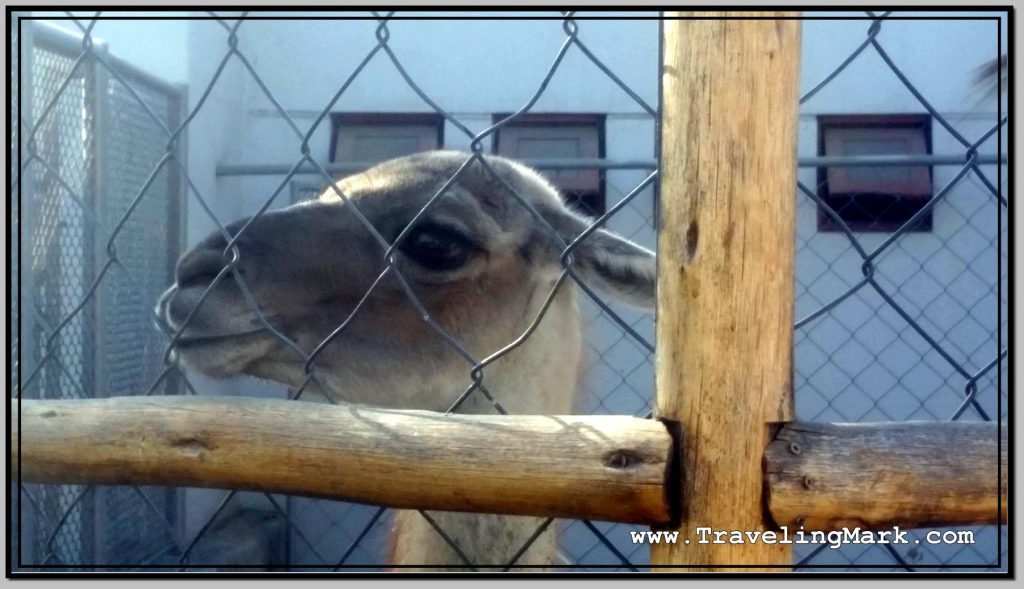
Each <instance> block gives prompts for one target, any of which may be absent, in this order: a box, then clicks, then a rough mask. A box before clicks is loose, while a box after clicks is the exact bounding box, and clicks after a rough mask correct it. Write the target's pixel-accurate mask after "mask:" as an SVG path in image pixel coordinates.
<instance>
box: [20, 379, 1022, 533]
mask: <svg viewBox="0 0 1024 589" xmlns="http://www.w3.org/2000/svg"><path fill="white" fill-rule="evenodd" d="M11 410H12V417H13V423H14V425H15V427H14V428H13V432H12V440H11V442H12V443H11V464H12V466H13V467H14V471H13V472H14V476H17V472H18V471H17V469H18V467H19V465H20V468H21V477H22V479H23V480H24V481H25V482H34V483H66V484H70V483H79V484H136V485H172V486H195V487H214V488H223V489H252V490H265V491H271V492H279V493H291V494H296V495H307V496H316V497H327V498H332V499H342V500H347V501H357V502H362V503H371V504H376V505H388V506H392V507H406V508H408V507H418V508H424V509H439V510H451V511H478V512H489V513H506V514H516V515H536V516H554V517H568V518H587V519H597V520H607V521H620V522H629V523H634V524H649V525H655V526H660V525H664V524H666V523H668V522H670V520H671V519H672V516H673V515H677V514H671V513H670V512H669V505H670V502H669V501H668V499H667V496H668V494H669V493H672V492H678V491H677V490H672V489H673V485H671V484H667V481H668V482H671V481H672V480H674V478H673V477H678V475H675V474H672V475H670V474H669V472H670V471H671V470H673V469H674V468H676V466H675V465H674V464H673V460H674V458H673V456H674V453H675V450H674V447H673V437H674V435H672V434H670V433H669V431H668V428H666V426H665V425H664V424H662V423H660V422H658V421H653V420H648V419H637V418H634V417H625V416H608V415H599V416H560V417H550V416H529V415H510V416H480V415H449V416H445V415H442V414H438V413H431V412H427V411H399V410H387V409H377V408H368V407H361V406H331V405H322V404H317V403H299V402H293V401H277V400H265V399H253V398H244V397H202V398H199V397H121V398H112V399H101V400H53V401H51V400H23V401H21V415H20V423H21V430H20V431H21V435H20V438H19V436H18V427H17V426H18V419H19V417H18V413H17V412H18V402H17V401H12V405H11ZM997 428H998V425H997V424H995V423H967V422H954V423H932V422H928V423H922V422H912V423H866V424H828V423H789V424H785V425H783V426H781V429H780V430H779V431H778V433H777V434H776V435H775V437H774V439H773V441H772V442H771V443H770V444H769V445H768V447H767V448H766V451H765V456H764V468H765V478H766V485H765V487H766V492H767V495H768V496H767V505H768V509H769V512H770V517H771V519H772V520H774V522H775V523H776V524H778V525H786V526H789V527H790V528H795V527H799V526H801V525H802V526H803V527H804V529H806V530H827V529H837V528H840V527H844V526H845V527H854V526H860V527H861V528H864V529H880V528H885V527H889V526H892V525H897V524H898V525H900V526H902V527H912V526H924V525H959V524H964V525H966V524H992V523H996V522H1000V521H1002V522H1005V521H1006V512H1007V469H1008V465H1007V428H1006V424H1003V428H1002V436H1001V437H1000V435H999V433H998V429H997ZM675 436H678V433H677V434H675ZM19 449H20V461H19ZM1000 459H1001V462H1000ZM1000 463H1001V465H1002V473H1001V474H1002V476H1001V478H999V477H998V476H997V464H1000ZM717 468H728V465H726V464H720V465H718V466H717ZM999 502H1001V503H1002V505H1001V508H1000V506H999V505H998V503H999ZM695 524H697V525H702V524H700V522H695Z"/></svg>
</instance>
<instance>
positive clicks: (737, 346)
mask: <svg viewBox="0 0 1024 589" xmlns="http://www.w3.org/2000/svg"><path fill="white" fill-rule="evenodd" d="M729 16H736V13H681V14H676V15H672V17H670V18H672V20H669V21H667V22H666V23H665V29H664V31H665V38H664V43H665V45H664V48H665V53H664V59H665V61H664V69H663V72H662V75H663V79H662V81H663V86H662V91H663V93H664V94H663V99H662V104H663V105H664V114H663V119H662V151H661V153H662V166H661V171H662V177H661V178H662V186H661V195H662V203H661V205H662V208H661V213H662V215H663V216H662V224H661V229H660V233H659V236H658V252H659V254H658V330H657V350H656V360H657V362H656V368H655V373H656V383H657V413H658V415H659V416H661V417H663V418H668V419H673V420H678V421H679V422H680V423H681V425H682V432H683V433H682V436H683V440H682V448H683V450H682V464H681V469H680V476H681V482H680V484H681V486H682V497H685V500H684V501H683V504H682V506H681V510H682V511H681V513H682V525H681V527H680V528H679V530H680V536H679V539H678V542H677V543H675V544H672V545H666V544H656V545H654V546H652V551H651V564H652V565H653V566H659V565H660V566H672V565H680V566H685V567H686V568H699V569H702V570H730V568H729V566H728V565H740V566H747V567H750V566H763V565H788V564H789V563H790V562H792V554H791V550H790V548H789V547H788V546H787V545H782V544H767V543H764V542H756V543H753V542H746V543H743V544H730V543H724V544H712V543H710V542H707V543H701V542H699V540H701V536H700V535H699V529H700V528H702V527H711V528H714V529H715V530H728V531H732V530H738V531H766V530H769V529H771V527H772V525H771V523H770V522H769V521H767V520H768V517H767V514H766V512H765V509H764V495H763V493H764V490H763V473H762V466H761V459H762V456H763V451H764V448H765V445H766V444H767V442H768V440H769V436H770V434H771V429H772V426H773V424H774V423H776V422H779V421H786V420H790V419H792V415H793V413H792V391H791V389H792V381H791V373H792V348H793V340H792V338H793V332H792V325H793V275H794V223H795V205H796V199H795V198H794V194H795V190H796V183H795V181H796V130H797V88H798V86H799V80H798V75H799V56H800V23H799V21H798V20H775V19H771V18H770V17H772V16H777V17H783V18H785V17H788V18H793V17H795V16H797V13H792V12H790V13H785V12H780V13H765V14H762V15H759V16H762V17H764V16H767V17H769V19H768V20H754V19H751V18H750V17H751V16H753V15H752V14H751V13H743V14H742V18H743V19H742V20H733V19H728V17H729ZM695 17H696V18H695ZM708 17H715V18H716V20H707V18H708ZM723 17H725V18H726V20H722V18H723ZM709 539H713V538H709ZM657 570H666V569H664V568H658V569H657ZM740 570H749V569H746V568H744V569H740Z"/></svg>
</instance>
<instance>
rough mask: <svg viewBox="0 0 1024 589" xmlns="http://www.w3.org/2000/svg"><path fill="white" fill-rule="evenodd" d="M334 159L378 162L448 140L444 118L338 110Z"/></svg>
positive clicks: (333, 145) (412, 114) (335, 124)
mask: <svg viewBox="0 0 1024 589" xmlns="http://www.w3.org/2000/svg"><path fill="white" fill-rule="evenodd" d="M331 122H332V127H331V129H332V137H331V161H332V162H367V163H377V162H382V161H384V160H389V159H391V158H395V157H400V156H403V155H409V154H411V153H416V152H418V151H428V150H431V149H438V148H439V147H441V145H442V144H443V143H444V118H443V117H442V116H441V115H439V114H435V113H426V114H420V113H334V114H332V115H331Z"/></svg>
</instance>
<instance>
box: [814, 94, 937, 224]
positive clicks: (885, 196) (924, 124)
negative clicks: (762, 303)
mask: <svg viewBox="0 0 1024 589" xmlns="http://www.w3.org/2000/svg"><path fill="white" fill-rule="evenodd" d="M817 123H818V131H817V133H818V155H819V156H833V155H842V154H833V153H828V151H827V150H826V138H827V137H826V134H827V132H828V131H829V130H831V129H843V128H846V129H879V130H883V129H894V128H898V129H920V130H921V131H922V132H923V136H924V148H925V154H927V155H931V154H932V117H931V116H930V115H928V114H871V115H818V117H817ZM921 167H927V175H928V185H929V186H928V188H929V190H928V192H927V195H922V194H907V193H900V192H897V191H892V192H886V193H855V192H851V193H832V192H831V191H830V190H829V183H828V172H829V167H828V166H819V167H818V169H817V193H818V196H819V198H821V200H822V201H823V202H825V203H827V204H828V205H829V206H831V207H833V208H834V209H835V210H836V212H837V213H838V214H839V216H840V217H841V218H842V219H843V221H844V222H845V223H846V224H847V226H848V227H849V228H850V230H851V231H858V232H863V233H892V232H895V231H896V230H898V229H899V228H900V227H902V226H903V225H904V224H905V223H906V221H907V220H909V218H910V217H912V216H913V214H915V213H916V212H917V211H919V210H921V208H922V207H924V206H925V205H926V204H927V203H928V202H929V201H930V200H931V199H932V198H933V197H934V177H933V169H932V166H931V165H927V166H921ZM893 196H898V197H899V199H900V201H902V202H900V203H895V204H893V205H889V206H887V207H884V208H883V209H882V212H885V211H886V210H888V209H890V208H892V206H896V204H899V206H901V207H902V208H904V209H906V210H905V213H906V215H905V218H903V216H900V217H898V218H895V219H879V218H877V217H876V218H874V219H872V220H854V219H848V218H846V217H845V216H844V215H843V209H844V208H846V207H849V206H856V207H859V208H861V209H862V210H863V209H873V208H876V207H883V206H884V202H886V200H889V201H891V200H892V198H893ZM844 200H845V201H846V203H845V204H842V203H843V201H844ZM858 201H860V202H858ZM907 203H909V204H910V206H907ZM837 205H838V206H837ZM817 209H818V214H817V219H818V222H817V225H818V230H819V231H823V232H838V231H842V229H841V227H840V225H839V224H838V223H836V222H835V221H834V220H833V219H832V217H831V216H829V215H828V213H827V212H826V211H825V209H824V207H822V206H821V205H819V206H818V207H817ZM932 213H933V211H932V210H930V209H929V210H928V211H927V212H926V213H925V214H924V215H922V216H921V218H920V219H919V220H918V221H917V222H916V223H914V225H913V226H911V227H908V228H907V231H910V232H919V233H920V232H929V231H931V230H932Z"/></svg>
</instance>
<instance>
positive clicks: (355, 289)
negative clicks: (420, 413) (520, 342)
mask: <svg viewBox="0 0 1024 589" xmlns="http://www.w3.org/2000/svg"><path fill="white" fill-rule="evenodd" d="M468 159H469V156H468V154H464V153H458V152H445V151H441V152H427V153H424V154H418V155H413V156H409V157H404V158H399V159H395V160H391V161H388V162H384V163H382V164H380V165H378V166H376V167H373V168H371V169H369V170H367V171H365V172H363V173H360V174H356V175H353V176H349V177H347V178H344V179H342V180H340V181H339V182H338V187H339V188H340V189H341V191H342V192H343V193H344V194H345V195H347V196H348V197H349V198H350V199H351V204H349V203H347V202H346V201H345V200H344V199H342V198H340V197H339V196H338V194H337V193H336V192H335V191H334V189H333V188H331V187H329V188H328V189H327V190H326V191H325V192H324V193H323V194H322V195H321V196H320V197H319V198H318V199H316V200H313V201H309V202H304V203H299V204H296V205H293V206H290V207H288V208H286V209H283V210H280V211H274V212H268V213H265V214H263V215H261V216H259V217H257V218H255V219H242V220H239V221H237V222H235V223H232V224H231V225H228V226H227V227H226V230H227V233H228V234H229V235H231V236H235V235H239V232H240V231H241V230H242V228H243V227H244V231H241V233H240V235H239V237H238V239H237V241H236V246H237V248H236V249H235V250H234V251H232V252H226V251H225V248H226V246H227V241H226V240H225V237H224V235H223V233H221V232H215V233H213V234H212V235H210V236H208V237H207V238H205V239H203V240H202V241H201V242H200V243H198V244H197V245H196V246H195V247H193V248H192V249H191V250H189V251H188V252H186V253H185V254H184V255H183V256H182V257H181V259H180V260H179V262H178V266H177V270H176V283H175V284H174V285H173V286H171V287H170V288H169V289H168V290H167V291H166V292H165V293H164V295H163V296H162V297H161V299H160V302H159V304H158V307H157V313H158V314H159V315H160V317H161V318H162V320H163V321H164V322H165V323H166V324H167V325H168V326H169V327H170V328H171V329H173V330H174V331H176V332H177V331H180V332H181V333H180V337H179V339H178V340H177V344H176V350H177V352H178V354H180V356H181V357H182V359H183V360H184V362H185V363H186V365H188V366H190V367H191V368H193V369H195V370H198V371H200V372H203V373H206V374H209V375H212V376H232V375H236V374H248V375H251V376H255V377H260V378H268V379H271V380H275V381H278V382H282V383H284V384H287V385H290V386H299V385H300V384H302V383H303V382H305V381H306V377H307V373H306V372H305V361H304V359H303V357H302V355H301V354H300V353H298V352H297V350H295V349H294V348H292V347H291V346H290V345H288V344H287V343H286V342H285V341H283V340H282V338H280V337H278V335H277V334H276V333H275V332H277V333H279V334H282V335H284V336H286V337H287V338H288V339H290V340H291V341H292V342H294V343H295V344H296V345H297V346H298V348H300V349H301V350H304V351H305V352H306V353H309V352H312V351H313V350H315V349H317V347H318V346H319V345H320V344H321V343H322V342H324V340H325V339H326V338H328V336H330V335H331V334H332V332H334V331H335V330H336V329H337V328H338V327H339V326H340V325H342V323H343V322H345V321H346V319H348V318H349V317H350V316H351V320H349V321H348V322H347V323H346V325H345V327H344V329H343V330H342V332H341V333H339V334H337V337H335V338H333V339H332V340H331V341H330V342H329V343H327V344H326V345H324V346H323V348H322V350H320V351H319V352H318V353H317V357H316V360H315V366H316V372H317V374H318V375H319V376H322V377H323V378H324V379H325V380H326V381H327V382H329V383H331V386H330V387H329V388H330V389H331V391H329V392H330V393H332V394H333V395H334V396H336V397H339V400H344V401H353V402H362V403H372V404H378V405H387V406H402V407H419V408H431V409H438V408H440V407H443V405H444V403H443V402H442V401H441V400H440V399H434V398H433V397H434V396H436V395H438V394H441V391H442V390H444V391H445V395H446V398H448V399H450V398H451V395H452V393H453V391H452V384H451V382H452V380H453V379H455V380H458V379H461V380H462V381H468V379H467V377H466V375H467V374H468V368H469V365H468V364H467V360H466V359H465V357H464V356H463V355H462V354H461V353H460V352H459V351H457V349H456V348H455V347H453V346H451V345H450V343H449V342H447V341H446V340H445V338H444V337H443V336H441V335H440V334H439V333H438V331H437V330H436V329H434V328H433V327H432V326H431V325H429V324H428V322H427V321H425V320H424V317H423V316H424V313H423V312H424V311H425V312H426V314H428V315H429V317H430V318H431V320H432V321H433V322H434V323H435V325H436V326H437V327H440V328H441V329H442V330H443V331H444V332H446V333H447V334H449V335H450V336H451V337H452V338H453V339H454V340H455V341H457V342H459V344H460V346H462V347H463V350H465V351H466V352H468V353H469V354H472V355H473V357H476V358H483V357H485V356H487V355H489V354H491V353H493V352H495V351H497V350H499V349H501V348H503V347H504V346H506V345H508V344H509V343H511V342H512V341H513V340H515V339H516V338H517V337H519V336H520V335H521V334H522V333H523V331H524V330H525V329H527V328H528V327H529V326H530V324H531V323H532V322H533V321H534V319H535V317H536V316H537V314H538V312H539V311H540V310H541V307H542V305H543V303H544V302H545V299H546V298H547V296H548V293H549V292H550V291H551V289H552V287H553V286H554V285H555V283H556V281H557V280H558V277H559V275H560V273H561V272H562V268H563V266H562V261H561V256H562V251H563V247H564V246H563V244H564V243H569V242H572V241H573V240H574V239H576V238H577V237H578V236H579V235H580V234H581V233H583V232H584V231H585V230H586V229H587V228H588V227H589V226H590V224H591V221H590V220H588V219H586V218H584V217H581V216H579V215H577V214H576V213H574V212H572V211H571V210H569V209H568V208H567V207H566V206H565V204H564V203H563V201H562V199H561V197H560V196H559V194H558V192H557V191H556V190H555V189H554V188H552V187H551V186H550V185H549V184H548V183H547V182H546V181H545V180H544V179H543V178H542V177H541V176H540V175H538V174H537V173H536V172H534V171H532V170H531V169H529V168H527V167H524V166H522V165H520V164H517V163H515V162H512V161H510V160H507V159H503V158H500V157H494V156H488V157H487V158H486V161H487V163H488V166H484V165H482V164H481V163H480V162H479V161H474V162H473V163H471V164H469V165H468V166H466V167H465V169H462V171H461V173H459V175H458V177H457V178H456V180H455V181H454V182H449V181H450V179H451V178H452V177H453V176H455V175H456V172H458V171H459V170H460V168H462V167H463V165H464V164H465V163H466V162H467V160H468ZM488 167H489V168H490V170H488V169H487V168H488ZM491 170H493V172H492V171H491ZM445 184H449V185H448V186H447V188H446V189H445V190H444V191H443V192H442V193H441V196H440V197H438V198H437V199H436V201H434V202H433V203H432V204H431V205H430V206H429V207H427V208H426V210H425V212H423V213H422V214H421V211H423V210H424V206H425V205H426V204H427V203H428V201H430V200H431V199H432V197H434V195H435V194H437V193H438V192H439V191H440V189H441V188H442V187H444V186H445ZM511 191H515V193H516V194H518V195H519V196H520V197H521V198H522V199H523V200H524V201H526V202H528V203H530V204H531V205H532V207H533V208H534V209H535V211H536V212H537V213H539V215H540V217H542V219H543V220H541V219H538V218H537V216H536V215H535V214H534V213H533V212H531V211H530V210H529V209H528V208H527V207H525V206H523V204H522V202H520V201H519V200H518V199H517V198H516V197H515V196H513V193H512V192H511ZM352 204H354V205H355V207H353V206H352ZM356 209H358V211H357V210H356ZM418 215H419V218H418V219H417V220H416V222H415V223H414V224H412V226H411V227H410V222H411V221H413V219H414V218H415V217H417V216H418ZM360 217H363V218H365V220H366V221H368V222H369V223H370V224H371V225H372V226H373V227H374V228H375V231H376V232H377V233H378V234H379V236H380V237H381V238H383V239H384V240H386V241H387V242H388V243H393V242H394V241H395V240H396V238H398V237H399V236H400V235H402V234H403V232H404V236H403V237H402V238H401V240H400V242H399V245H398V246H397V247H396V248H395V249H394V251H393V265H392V267H391V269H390V270H388V271H386V272H385V270H386V269H387V264H386V263H385V253H386V248H385V247H383V246H382V245H381V243H380V241H379V240H378V237H377V236H375V235H374V234H373V232H371V231H370V230H368V229H367V228H366V226H365V224H364V222H363V219H361V218H360ZM236 256H237V257H236ZM232 259H234V264H233V265H232V268H233V271H231V270H228V271H225V266H226V265H227V264H228V263H229V262H230V261H232ZM572 268H573V269H574V271H575V272H576V274H577V275H578V276H579V278H580V279H581V280H582V281H583V282H584V283H586V284H588V285H589V286H591V287H592V288H594V289H595V290H597V291H598V292H600V293H602V294H604V295H608V296H611V297H613V298H615V299H618V300H620V301H622V302H625V303H628V304H631V305H634V306H638V307H642V308H652V307H653V305H654V280H655V263H654V255H653V254H652V253H651V252H650V251H648V250H646V249H643V248H641V247H639V246H637V245H635V244H633V243H631V242H629V241H627V240H625V239H622V238H620V237H618V236H616V235H614V234H612V233H610V232H607V231H604V230H602V229H598V230H595V231H593V232H591V233H590V234H589V235H587V236H586V237H584V238H583V239H582V240H580V241H579V243H578V244H577V245H576V247H575V248H574V249H573V251H572ZM218 275H220V278H219V279H217V280H215V278H216V277H217V276H218ZM240 282H241V283H243V284H244V286H240V284H239V283H240ZM573 288H574V286H573V285H572V282H571V281H566V282H564V283H563V284H562V285H561V286H560V289H559V290H560V292H559V293H558V294H557V295H556V296H555V297H554V299H553V300H552V304H551V306H550V307H549V308H548V310H547V314H546V315H545V316H544V319H542V321H541V325H543V324H548V326H549V327H551V328H552V329H554V330H555V331H557V330H576V331H578V330H579V327H578V321H577V320H576V319H575V317H572V318H571V319H569V318H566V317H565V315H575V301H574V299H573V298H572V296H571V294H572V293H571V291H572V289H573ZM562 291H565V292H564V294H563V292H562ZM410 293H411V294H413V295H414V297H410V296H409V294H410ZM413 298H415V300H417V301H419V304H420V305H421V308H420V307H418V306H417V305H416V304H413V302H412V300H413ZM357 307H358V310H357V311H356V312H355V313H353V311H354V310H356V309H357ZM257 309H259V312H257ZM261 315H262V318H261ZM548 315H553V316H555V318H549V317H548ZM559 321H562V324H559V323H558V322H559ZM566 337H568V338H570V340H571V334H566ZM575 337H576V338H577V339H578V337H579V336H578V334H577V335H576V336H575ZM528 339H529V338H528ZM567 341H569V340H567ZM547 353H548V355H549V356H550V354H557V353H558V350H548V351H547ZM540 357H543V356H540ZM548 362H550V360H549V361H548ZM519 369H521V370H523V369H525V370H531V369H534V370H540V369H541V368H540V367H530V366H519ZM398 389H403V390H398ZM413 389H415V390H413Z"/></svg>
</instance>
